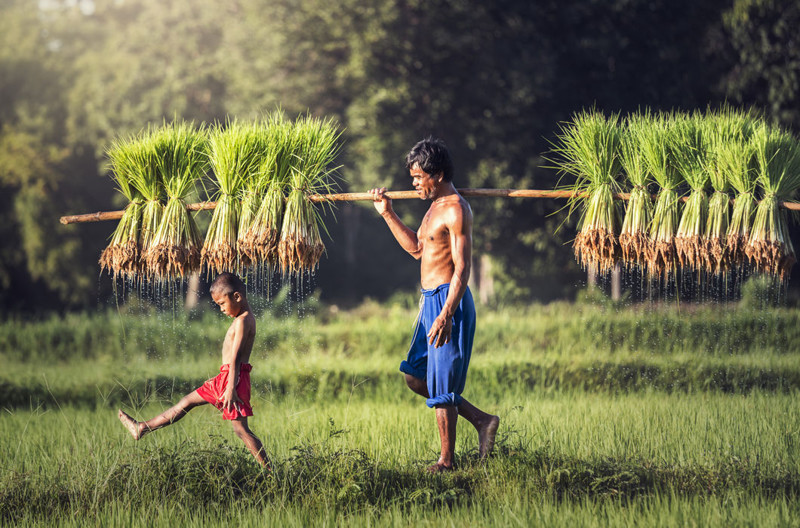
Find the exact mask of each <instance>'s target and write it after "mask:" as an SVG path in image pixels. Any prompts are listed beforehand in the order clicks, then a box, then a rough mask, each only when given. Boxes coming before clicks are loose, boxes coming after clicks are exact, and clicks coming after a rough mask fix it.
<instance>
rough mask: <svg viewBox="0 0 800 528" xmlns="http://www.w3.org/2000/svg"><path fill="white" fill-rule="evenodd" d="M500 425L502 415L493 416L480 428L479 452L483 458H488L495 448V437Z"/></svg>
mask: <svg viewBox="0 0 800 528" xmlns="http://www.w3.org/2000/svg"><path fill="white" fill-rule="evenodd" d="M499 426H500V417H499V416H492V417H491V418H490V419H489V421H488V422H486V423H485V424H484V425H483V426H482V427H481V428H480V429H478V453H479V454H480V457H481V458H486V457H487V456H489V453H491V452H492V449H494V438H495V436H497V428H498V427H499Z"/></svg>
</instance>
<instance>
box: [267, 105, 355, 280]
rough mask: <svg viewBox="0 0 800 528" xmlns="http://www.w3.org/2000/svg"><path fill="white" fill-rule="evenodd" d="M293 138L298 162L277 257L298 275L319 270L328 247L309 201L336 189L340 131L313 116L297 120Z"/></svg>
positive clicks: (281, 263) (331, 123)
mask: <svg viewBox="0 0 800 528" xmlns="http://www.w3.org/2000/svg"><path fill="white" fill-rule="evenodd" d="M293 135H294V138H295V141H296V142H297V143H296V150H297V153H296V158H297V159H296V163H295V164H294V166H293V167H292V170H291V174H290V177H289V185H290V191H289V195H288V197H287V198H286V209H285V211H284V215H283V225H282V227H281V238H280V242H279V243H278V257H279V261H280V266H281V270H282V272H283V273H284V274H285V273H287V272H288V273H298V272H300V271H304V270H313V269H314V268H316V266H317V263H318V262H319V259H320V257H321V256H322V254H323V253H324V251H325V245H324V244H323V242H322V237H321V236H320V225H322V227H323V229H324V228H325V226H324V224H323V223H322V218H321V216H320V212H319V211H318V210H317V209H316V208H315V207H314V204H313V203H311V201H309V200H308V198H307V195H309V194H321V193H330V192H332V190H333V187H334V181H333V174H334V172H335V171H336V168H335V167H332V164H333V161H334V160H335V159H336V155H337V154H338V152H339V145H338V140H339V136H340V135H341V132H339V129H338V126H337V124H336V122H335V121H334V120H332V119H319V118H315V117H312V116H305V117H301V118H298V119H297V120H296V121H295V123H294V131H293Z"/></svg>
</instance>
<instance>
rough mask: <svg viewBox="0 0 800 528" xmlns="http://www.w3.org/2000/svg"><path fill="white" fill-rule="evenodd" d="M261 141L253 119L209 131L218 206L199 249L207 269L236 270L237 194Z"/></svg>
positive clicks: (254, 163) (253, 168) (249, 173)
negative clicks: (250, 121)
mask: <svg viewBox="0 0 800 528" xmlns="http://www.w3.org/2000/svg"><path fill="white" fill-rule="evenodd" d="M260 145H261V138H260V132H259V127H258V125H257V124H256V123H240V122H238V121H232V122H228V123H227V125H225V126H223V125H217V126H215V127H214V128H213V129H212V131H211V132H210V134H209V143H208V152H209V165H210V167H211V169H213V172H214V178H215V179H216V183H217V187H218V191H217V193H216V194H215V196H214V197H213V199H215V200H216V202H217V206H216V208H215V209H214V214H213V215H212V216H211V223H210V224H209V226H208V232H207V233H206V239H205V242H204V243H203V249H202V250H201V251H200V264H201V266H202V267H204V268H205V269H206V270H207V271H208V272H209V273H214V274H216V273H222V272H226V271H228V272H234V273H236V272H238V271H239V268H240V263H239V253H238V250H237V247H236V241H237V238H238V229H239V208H240V202H239V194H240V192H241V190H242V188H243V186H244V182H245V181H246V180H247V179H248V178H251V177H252V176H253V174H254V173H255V172H256V170H257V168H258V159H259V154H260V153H259V148H260Z"/></svg>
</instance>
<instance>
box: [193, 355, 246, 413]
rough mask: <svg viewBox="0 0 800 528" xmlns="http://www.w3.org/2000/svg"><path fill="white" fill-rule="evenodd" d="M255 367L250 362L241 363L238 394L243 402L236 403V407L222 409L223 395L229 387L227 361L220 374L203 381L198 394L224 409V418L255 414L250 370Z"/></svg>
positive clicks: (237, 384)
mask: <svg viewBox="0 0 800 528" xmlns="http://www.w3.org/2000/svg"><path fill="white" fill-rule="evenodd" d="M252 368H253V367H251V366H250V364H249V363H242V364H241V365H239V379H238V381H237V382H236V389H235V390H236V394H238V395H239V399H240V400H242V403H235V404H234V409H233V410H232V411H230V410H223V409H222V397H223V395H224V394H225V389H226V388H227V387H228V370H229V369H230V365H228V364H227V363H226V364H225V365H222V366H221V367H220V368H219V374H218V375H217V376H215V377H213V378H211V379H210V380H208V381H206V382H205V383H203V385H202V386H200V387H199V388H198V389H197V394H199V395H200V397H201V398H203V399H204V400H205V401H207V402H208V403H210V404H211V405H213V406H214V407H216V408H217V409H220V410H221V411H222V419H223V420H233V419H235V418H238V417H240V416H253V409H252V407H250V370H252Z"/></svg>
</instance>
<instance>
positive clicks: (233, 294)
mask: <svg viewBox="0 0 800 528" xmlns="http://www.w3.org/2000/svg"><path fill="white" fill-rule="evenodd" d="M208 291H209V292H210V293H211V298H212V299H213V300H214V302H215V303H217V304H218V305H219V309H220V310H221V311H222V313H224V314H225V315H228V316H230V317H236V316H237V315H239V313H241V309H242V304H245V303H247V292H246V291H245V287H244V283H243V282H242V281H241V279H239V277H237V276H236V275H234V274H233V273H221V274H219V275H217V278H216V279H214V282H212V283H211V287H210V288H209V289H208Z"/></svg>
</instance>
